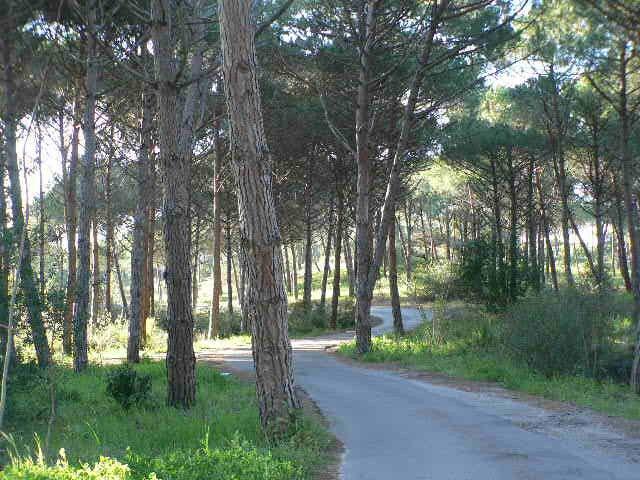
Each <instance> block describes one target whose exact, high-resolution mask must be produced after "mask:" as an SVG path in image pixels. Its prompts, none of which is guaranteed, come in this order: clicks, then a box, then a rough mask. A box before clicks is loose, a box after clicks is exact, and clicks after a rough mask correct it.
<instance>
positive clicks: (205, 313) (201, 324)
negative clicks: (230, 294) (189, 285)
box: [156, 308, 242, 338]
mask: <svg viewBox="0 0 640 480" xmlns="http://www.w3.org/2000/svg"><path fill="white" fill-rule="evenodd" d="M156 315H157V318H158V325H159V327H160V328H161V329H162V330H164V331H166V330H167V326H168V324H167V321H168V320H167V310H166V308H163V309H162V310H159V311H157V312H156ZM209 318H210V309H209V308H206V309H202V308H201V309H194V311H193V321H194V327H193V328H194V332H195V333H196V334H200V335H206V333H207V332H208V330H209ZM241 320H242V319H241V316H240V313H237V312H234V313H229V312H228V311H221V312H220V328H219V338H228V337H232V336H233V335H239V334H241V333H242V330H241V328H240V322H241Z"/></svg>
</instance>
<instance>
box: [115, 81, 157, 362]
mask: <svg viewBox="0 0 640 480" xmlns="http://www.w3.org/2000/svg"><path fill="white" fill-rule="evenodd" d="M141 103H142V106H141V108H140V112H141V114H140V130H139V135H140V145H139V147H138V162H137V165H136V180H137V187H138V188H137V196H138V198H137V201H136V211H135V215H134V218H133V245H132V247H131V283H130V305H131V309H130V316H129V341H128V343H127V361H129V362H131V363H137V362H139V361H140V348H142V345H143V342H144V341H143V336H142V335H143V333H142V324H143V322H144V319H143V318H142V316H143V296H144V287H145V283H146V280H145V279H146V273H147V270H146V268H145V265H146V263H147V261H146V257H147V249H146V248H145V238H144V237H145V232H144V230H145V222H146V220H147V208H148V202H149V197H150V188H151V185H150V166H151V149H152V148H153V139H152V134H153V120H152V119H153V103H154V98H153V93H152V92H151V90H150V89H149V88H145V89H144V91H143V92H142V95H141ZM122 298H123V299H124V296H123V297H122Z"/></svg>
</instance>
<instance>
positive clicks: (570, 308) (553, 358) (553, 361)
mask: <svg viewBox="0 0 640 480" xmlns="http://www.w3.org/2000/svg"><path fill="white" fill-rule="evenodd" d="M614 297H615V296H614V295H613V294H612V293H611V292H602V293H588V292H585V291H579V290H571V289H567V290H562V291H560V292H543V293H540V294H536V295H529V296H527V297H525V298H523V299H522V300H521V301H519V302H518V303H517V304H514V305H512V306H510V307H509V308H508V309H507V311H506V312H505V316H504V332H503V339H504V345H505V347H506V348H507V349H508V351H509V352H510V353H511V354H512V355H513V356H514V357H515V358H516V359H517V360H518V361H521V362H524V363H526V364H527V365H529V366H530V367H531V368H533V369H534V370H536V371H538V372H541V373H543V374H545V375H556V374H577V373H581V374H585V375H588V376H595V377H599V376H602V374H603V373H605V372H603V363H602V361H603V357H604V358H605V359H606V357H607V356H608V355H609V354H610V353H611V351H612V350H613V349H614V335H613V333H614V330H613V329H614V323H615V322H616V321H617V320H618V319H619V318H622V317H623V316H624V315H625V314H628V312H625V311H624V310H623V309H622V308H621V307H622V306H621V305H619V304H617V303H616V302H614V301H612V298H614Z"/></svg>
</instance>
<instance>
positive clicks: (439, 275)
mask: <svg viewBox="0 0 640 480" xmlns="http://www.w3.org/2000/svg"><path fill="white" fill-rule="evenodd" d="M414 281H415V285H416V292H417V294H418V295H419V296H420V298H422V299H424V300H426V301H430V302H431V301H435V300H450V299H452V298H458V297H459V296H460V282H459V279H458V269H457V267H456V265H454V264H453V263H451V262H446V261H443V262H434V263H428V264H420V265H418V266H417V267H416V270H415V272H414Z"/></svg>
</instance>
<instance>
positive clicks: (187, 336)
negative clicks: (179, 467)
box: [151, 0, 196, 408]
mask: <svg viewBox="0 0 640 480" xmlns="http://www.w3.org/2000/svg"><path fill="white" fill-rule="evenodd" d="M151 10H152V19H151V20H152V21H151V36H152V39H153V50H154V57H155V58H154V59H155V70H156V81H157V91H156V96H157V102H158V139H159V158H160V164H161V166H162V183H163V186H164V201H163V218H164V244H165V249H166V252H165V258H166V270H165V274H164V275H165V280H166V284H167V322H168V341H167V359H166V364H167V378H168V385H167V403H168V404H169V405H171V406H179V407H182V408H189V407H191V406H192V405H193V404H194V402H195V399H196V375H195V364H196V358H195V354H194V351H193V311H192V309H191V238H190V233H191V218H190V211H189V205H190V204H191V202H190V191H189V189H190V184H191V156H190V155H186V152H184V151H183V150H182V149H181V148H179V142H178V140H179V139H178V135H177V134H176V132H179V131H180V129H179V124H180V121H181V120H182V119H180V120H178V105H179V102H178V91H177V85H176V75H177V72H176V64H175V59H174V48H175V45H174V44H173V42H174V41H175V35H176V32H175V29H174V26H173V22H174V21H175V20H176V19H175V18H174V17H173V14H174V11H175V6H174V5H173V3H172V2H171V0H153V2H152V8H151ZM189 153H190V152H189Z"/></svg>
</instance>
